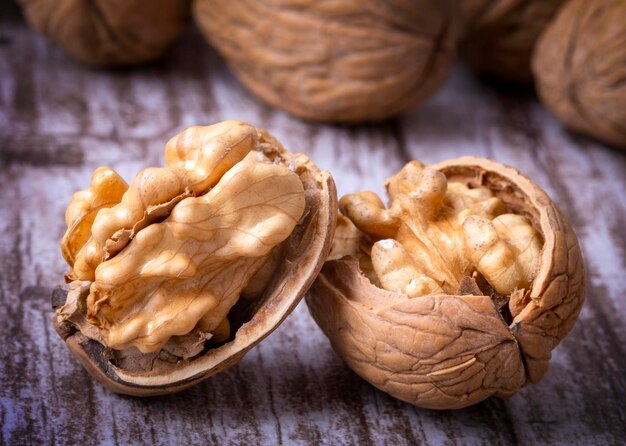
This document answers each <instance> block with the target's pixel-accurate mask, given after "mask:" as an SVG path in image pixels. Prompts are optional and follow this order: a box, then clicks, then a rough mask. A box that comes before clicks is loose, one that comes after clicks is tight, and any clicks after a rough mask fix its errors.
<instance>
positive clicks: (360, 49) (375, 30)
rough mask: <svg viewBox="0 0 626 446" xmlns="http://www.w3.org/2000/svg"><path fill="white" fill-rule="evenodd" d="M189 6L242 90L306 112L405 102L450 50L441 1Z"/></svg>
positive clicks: (344, 111)
mask: <svg viewBox="0 0 626 446" xmlns="http://www.w3.org/2000/svg"><path fill="white" fill-rule="evenodd" d="M193 9H194V16H195V19H196V21H197V23H198V24H199V26H200V28H201V30H202V31H203V33H204V34H205V36H206V37H207V39H208V40H209V41H210V42H211V43H212V44H213V45H214V46H215V47H216V48H217V49H218V50H219V51H220V52H221V53H222V54H223V55H224V57H225V58H226V59H227V61H228V63H229V65H230V67H231V69H232V70H233V72H234V73H235V74H236V76H237V77H238V78H239V79H240V80H241V82H243V84H244V85H245V86H246V87H247V88H248V89H249V90H250V91H252V92H253V93H254V94H255V95H257V96H258V97H260V98H261V99H262V100H263V101H265V102H267V103H268V104H270V105H272V106H274V107H277V108H280V109H283V110H286V111H288V112H289V113H292V114H294V115H296V116H298V117H301V118H304V119H310V120H314V121H328V122H345V123H356V122H361V121H372V120H381V119H384V118H387V117H390V116H393V115H395V114H397V113H400V112H402V111H404V110H407V109H409V108H411V107H413V106H414V105H416V104H419V103H420V102H422V101H424V100H425V99H426V98H427V97H429V96H430V95H431V94H433V93H434V92H436V91H437V90H438V89H439V87H440V86H441V85H442V84H443V81H444V80H445V78H446V75H447V73H448V71H449V69H450V66H451V63H452V61H453V59H454V54H455V46H456V34H457V33H456V28H457V23H456V22H457V14H455V13H454V10H455V2H453V1H450V0H412V1H401V0H392V1H385V2H380V1H374V0H365V1H354V0H334V1H331V2H319V1H311V0H305V1H302V0H271V1H263V2H258V1H252V0H241V1H237V2H231V1H227V0H196V1H195V3H194V8H193Z"/></svg>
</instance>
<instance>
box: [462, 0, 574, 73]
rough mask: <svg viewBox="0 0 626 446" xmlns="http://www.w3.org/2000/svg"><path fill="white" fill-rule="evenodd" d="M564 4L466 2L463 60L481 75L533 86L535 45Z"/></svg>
mask: <svg viewBox="0 0 626 446" xmlns="http://www.w3.org/2000/svg"><path fill="white" fill-rule="evenodd" d="M563 1H564V0H466V1H462V2H459V4H460V6H461V17H462V22H463V25H462V26H463V31H462V32H463V36H462V38H461V43H460V46H459V52H460V54H461V57H462V59H463V60H464V61H465V62H466V63H467V64H468V65H470V66H471V67H472V68H473V69H474V70H476V71H478V72H479V73H482V74H486V75H490V76H494V77H496V78H499V79H502V80H504V81H507V82H513V83H520V84H529V83H531V82H532V73H531V69H530V63H531V62H530V59H531V56H532V52H533V48H534V46H535V42H536V41H537V39H538V38H539V35H540V34H541V32H542V31H543V29H544V28H545V27H546V25H547V24H548V22H549V21H550V19H551V18H552V17H553V16H554V14H555V13H556V12H557V10H558V8H559V7H560V5H561V4H562V3H563Z"/></svg>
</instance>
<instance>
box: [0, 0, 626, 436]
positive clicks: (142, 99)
mask: <svg viewBox="0 0 626 446" xmlns="http://www.w3.org/2000/svg"><path fill="white" fill-rule="evenodd" d="M1 8H2V9H0V11H1V12H2V15H1V17H0V203H2V204H3V205H2V206H0V302H1V304H2V306H3V308H4V309H5V313H4V315H3V317H0V334H1V335H2V336H3V338H4V339H5V344H4V347H3V348H2V349H0V379H1V381H2V383H3V384H4V385H3V386H2V387H0V424H1V426H2V427H1V431H0V444H91V443H101V444H124V445H126V444H142V443H147V442H149V443H154V444H164V445H167V444H181V443H192V444H196V443H209V444H220V445H221V444H242V443H244V444H332V445H336V444H390V445H391V444H393V445H397V444H435V445H437V444H489V445H491V444H516V443H520V444H533V443H540V444H576V443H578V444H618V443H619V442H620V440H623V438H626V428H625V427H624V420H625V419H626V413H625V408H624V404H623V401H624V400H625V398H626V378H625V376H624V370H626V362H625V357H626V355H624V353H625V352H624V347H623V346H622V345H621V344H620V339H624V336H625V335H626V321H625V319H626V304H625V303H624V300H623V299H622V298H621V289H622V288H623V285H624V280H623V277H624V275H625V273H626V265H625V263H626V261H625V253H626V239H625V238H624V229H623V228H624V227H625V226H626V221H625V219H626V198H625V195H624V191H625V190H626V162H625V161H626V159H625V157H624V154H622V153H619V152H617V151H614V150H611V149H608V148H606V147H604V146H601V145H598V144H596V143H593V142H590V141H587V140H584V139H582V138H579V137H573V136H571V135H569V134H568V133H566V132H564V131H563V130H561V129H560V127H559V126H558V124H557V123H556V121H555V120H554V119H553V118H552V117H550V116H549V114H548V113H547V112H546V111H545V110H543V109H542V108H541V107H540V106H539V104H538V103H537V102H536V101H535V99H533V98H532V96H529V95H527V94H520V93H510V92H504V91H500V90H497V89H493V88H492V87H490V86H488V85H486V84H483V83H482V82H480V81H478V80H476V79H475V78H473V77H472V76H470V75H469V74H468V73H467V72H466V71H465V70H463V69H456V70H455V71H454V73H453V75H452V76H451V78H450V81H449V82H448V84H447V86H446V87H445V88H444V90H442V91H441V92H440V93H439V94H438V95H437V96H436V97H434V98H433V99H432V100H430V101H429V102H428V103H427V104H425V106H424V107H422V108H420V109H418V110H416V111H414V112H412V113H409V114H407V115H406V116H404V117H402V118H399V119H398V120H395V121H391V122H388V123H384V124H379V125H372V126H359V127H335V126H323V125H315V124H310V123H304V122H301V121H298V120H295V119H292V118H290V117H289V116H287V115H286V114H284V113H282V112H279V111H275V110H272V109H269V108H268V107H266V106H265V105H263V104H261V103H259V102H257V101H256V99H254V98H253V97H252V96H251V95H250V94H248V93H247V92H246V91H245V90H244V89H243V88H242V87H241V85H240V84H239V83H238V82H237V81H236V80H235V79H234V78H233V77H232V76H231V75H230V74H229V72H228V70H227V69H226V67H225V65H224V63H223V61H222V60H221V59H220V58H219V57H218V56H216V55H215V53H214V52H213V51H212V50H210V49H209V48H208V47H207V46H206V45H205V43H204V42H203V40H202V39H201V38H200V36H199V35H198V34H197V33H196V32H194V31H191V32H190V33H189V34H188V35H187V36H186V37H185V39H184V40H183V41H182V42H181V43H180V44H179V45H178V46H177V47H176V48H175V49H174V50H173V51H172V53H171V54H170V56H169V57H168V58H166V59H165V60H164V61H163V62H160V63H158V64H155V65H152V66H149V67H141V68H133V69H128V70H120V71H114V72H99V71H93V70H89V69H85V68H84V67H82V66H80V65H78V64H75V63H74V62H72V61H70V60H69V59H68V58H67V57H66V56H65V55H64V54H63V53H62V52H61V51H60V50H58V49H54V48H52V47H50V46H49V44H48V43H47V42H45V41H44V39H42V38H41V37H39V36H36V35H35V34H33V33H31V32H29V31H28V30H27V29H26V28H25V26H24V24H23V23H22V22H21V21H20V20H17V19H15V18H11V17H15V14H14V10H13V9H11V8H10V7H8V9H4V8H7V7H6V5H4V4H3V5H2V7H1ZM7 11H8V12H7ZM5 13H6V14H5ZM222 119H242V120H247V121H249V122H251V123H253V124H255V125H257V126H259V127H263V128H267V129H269V130H270V131H271V132H272V133H274V134H275V135H276V136H277V137H278V138H279V139H280V140H281V141H283V142H284V144H285V145H286V146H287V147H288V148H289V149H290V150H293V151H301V152H304V153H306V154H308V155H309V156H310V157H311V158H313V159H314V160H315V161H316V162H317V163H318V165H320V166H321V167H323V168H327V169H330V170H332V172H333V173H334V176H335V179H336V182H337V185H338V190H339V193H340V194H345V193H349V192H354V191H357V190H364V189H369V190H373V191H375V192H377V193H379V194H382V193H383V186H382V184H383V180H384V179H385V178H386V177H388V176H389V175H391V174H392V173H394V172H395V171H396V170H398V169H399V168H400V167H401V166H402V165H403V163H404V162H406V161H407V160H409V159H411V158H418V159H421V160H423V161H426V162H436V161H440V160H442V159H446V158H450V157H455V156H460V155H463V154H473V155H483V156H490V157H493V158H495V159H497V160H499V161H502V162H506V163H510V164H514V165H516V166H517V167H519V168H520V169H521V170H523V171H524V172H526V173H527V174H528V175H529V176H531V177H532V178H533V179H534V180H535V181H536V182H538V183H539V184H540V185H541V186H542V187H544V188H545V189H546V190H547V191H548V193H550V194H551V195H552V196H553V197H554V198H555V199H556V200H557V201H558V202H559V204H560V206H561V207H562V208H563V209H564V210H565V211H566V212H567V213H568V214H569V215H570V216H571V219H572V222H573V224H574V226H575V228H576V230H577V232H578V234H579V236H580V238H581V242H582V245H583V248H584V251H585V255H586V260H587V268H588V284H589V292H588V301H587V304H586V306H585V309H584V310H583V313H582V315H581V319H580V321H579V323H578V324H577V325H576V327H575V328H574V330H573V332H572V333H571V335H570V336H569V337H568V338H567V339H566V340H565V341H564V342H563V343H562V345H561V346H559V347H558V348H557V350H556V351H555V354H554V360H553V362H552V365H551V370H550V372H549V373H548V375H547V376H546V378H545V379H544V380H543V381H542V382H541V383H540V384H538V385H536V386H533V387H529V388H527V389H524V390H522V391H521V392H520V393H519V394H518V395H516V396H515V397H513V398H511V399H509V400H499V399H490V400H488V401H485V402H484V403H482V404H479V405H477V406H475V407H472V408H468V409H465V410H461V411H456V412H449V411H444V412H434V411H427V410H420V409H417V408H414V407H413V406H410V405H407V404H404V403H401V402H399V401H396V400H394V399H392V398H390V397H388V396H387V395H385V394H383V393H381V392H379V391H377V390H376V389H374V388H373V387H371V386H369V385H368V384H367V383H365V382H364V381H362V380H360V379H359V378H358V377H356V375H354V374H353V373H352V372H351V371H350V370H349V369H348V368H347V367H346V366H345V365H344V364H343V363H342V362H341V360H339V359H338V357H337V356H336V355H334V353H333V352H332V350H331V349H330V346H329V343H328V341H327V340H326V338H325V337H324V336H323V335H322V334H321V332H320V331H319V329H318V328H317V326H316V325H315V323H314V322H313V320H312V319H311V318H310V316H309V314H308V311H307V309H306V307H305V306H304V305H300V306H299V307H298V308H297V309H296V311H295V312H294V314H293V315H292V316H291V317H289V318H288V319H287V321H286V322H285V323H284V324H283V325H282V326H281V327H280V328H279V329H278V330H277V331H276V332H275V333H273V334H272V335H271V336H270V337H269V338H268V339H267V340H266V341H264V342H263V343H262V344H261V345H260V346H259V347H258V348H256V349H254V350H253V351H252V352H251V353H250V354H248V355H247V356H246V357H245V358H244V359H243V360H242V362H241V363H240V364H239V365H238V366H237V367H235V368H233V369H231V370H229V371H226V372H224V373H222V374H219V375H217V376H215V377H214V378H212V379H210V380H208V381H205V382H203V383H202V384H200V385H198V386H196V387H194V388H192V389H189V390H188V391H185V392H183V393H181V394H178V395H172V396H169V397H159V398H152V399H147V400H137V399H133V398H128V397H121V396H117V395H114V394H112V393H110V392H108V391H106V390H104V389H103V388H102V387H101V386H99V385H98V384H96V383H94V382H93V381H92V380H91V379H90V378H89V376H88V375H87V374H86V372H84V371H83V370H82V368H81V367H80V366H79V365H78V364H77V363H76V362H75V361H74V360H73V359H72V357H71V355H70V354H69V352H68V351H67V349H66V347H65V346H64V344H63V342H62V341H61V340H60V339H59V338H58V337H57V336H56V334H55V333H54V332H53V329H52V325H51V323H50V316H51V311H50V309H49V293H50V290H51V288H52V287H53V286H54V285H55V284H56V283H58V282H59V281H60V278H61V276H62V274H63V272H64V271H65V265H64V263H63V261H62V258H61V256H60V253H59V249H58V241H59V239H60V237H61V235H62V234H63V231H64V223H63V213H64V209H65V206H66V204H67V202H68V200H69V197H70V195H71V193H72V192H73V191H75V190H77V189H79V188H83V187H85V185H86V184H87V183H88V180H89V176H90V174H91V171H92V170H93V169H94V168H95V167H97V166H98V165H101V164H107V165H110V166H111V167H113V168H115V169H116V170H118V171H119V172H120V173H121V174H122V175H123V176H124V177H125V178H126V179H127V180H130V179H131V178H132V175H133V174H134V173H135V172H136V171H137V170H139V169H140V168H141V167H143V166H145V165H159V164H161V162H162V161H161V158H162V150H163V147H164V144H165V142H166V141H167V139H168V138H169V137H171V136H173V135H174V134H176V133H177V132H178V131H179V130H181V129H183V128H184V127H186V126H189V125H195V124H209V123H212V122H215V121H219V120H222Z"/></svg>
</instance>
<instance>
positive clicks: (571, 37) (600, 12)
mask: <svg viewBox="0 0 626 446" xmlns="http://www.w3.org/2000/svg"><path fill="white" fill-rule="evenodd" d="M625 23H626V2H625V1H624V0H595V1H587V0H572V1H570V2H568V3H567V4H566V5H564V6H563V8H562V9H561V10H560V12H559V14H558V15H557V16H556V17H555V19H554V20H553V21H552V23H551V24H550V26H549V27H548V28H547V29H546V30H545V32H544V33H543V34H542V36H541V38H540V39H539V42H538V43H537V48H536V51H535V53H534V56H533V73H534V76H535V82H536V85H537V92H538V93H539V97H540V98H541V100H542V101H543V103H544V104H545V105H546V107H548V109H550V111H551V112H552V113H554V114H555V115H556V117H557V118H559V120H560V121H561V122H562V123H563V124H564V125H565V126H566V127H568V128H570V129H572V130H574V131H577V132H580V133H582V134H585V135H589V136H592V137H594V138H597V139H599V140H600V141H603V142H605V143H607V144H611V145H615V146H617V147H620V148H623V149H626V25H624V24H625Z"/></svg>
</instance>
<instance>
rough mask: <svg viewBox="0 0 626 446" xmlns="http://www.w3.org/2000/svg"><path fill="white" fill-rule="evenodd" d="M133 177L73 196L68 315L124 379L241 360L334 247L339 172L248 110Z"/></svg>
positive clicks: (201, 130)
mask: <svg viewBox="0 0 626 446" xmlns="http://www.w3.org/2000/svg"><path fill="white" fill-rule="evenodd" d="M165 161H166V165H165V167H163V168H156V167H151V168H147V169H144V170H142V171H141V172H139V173H138V174H137V175H136V176H135V178H134V179H133V181H132V182H131V183H130V184H127V183H126V182H125V181H124V180H123V179H122V178H121V177H120V176H119V175H118V174H117V173H115V172H114V171H113V170H112V169H110V168H108V167H100V168H98V169H97V170H96V171H95V172H94V174H93V176H92V178H91V184H90V186H89V188H87V189H85V190H83V191H80V192H77V193H75V194H74V195H73V196H72V199H71V201H70V205H69V206H68V208H67V211H66V214H65V220H66V223H67V231H66V233H65V235H64V237H63V240H62V242H61V248H62V252H63V256H64V257H65V260H66V261H67V263H68V265H69V266H70V271H69V272H68V274H67V275H66V281H67V282H68V285H67V286H66V287H65V288H59V289H57V290H56V291H55V293H54V295H53V306H54V307H55V309H56V315H55V319H54V322H55V328H56V330H57V332H58V333H59V334H60V335H61V337H62V338H63V339H64V340H65V342H66V344H67V346H68V347H69V348H70V350H71V351H72V353H73V354H74V355H75V356H76V358H77V359H78V360H80V362H81V363H82V364H83V365H84V366H85V368H86V369H87V370H88V371H89V372H90V373H91V374H92V375H93V376H94V377H95V378H96V379H97V380H99V381H100V382H101V383H102V384H104V385H105V386H107V387H109V388H110V389H112V390H113V391H115V392H119V393H126V394H130V395H137V396H146V395H156V394H164V393H171V392H176V391H179V390H182V389H184V388H186V387H189V386H190V385H192V384H194V383H196V382H198V381H200V380H202V379H204V378H207V377H209V376H211V375H213V374H215V373H217V372H219V371H221V370H224V369H226V368H228V367H230V366H232V365H234V364H236V363H237V362H238V361H239V360H240V359H241V358H242V357H243V355H244V354H245V353H246V352H247V351H248V350H249V349H251V348H252V347H254V346H255V345H256V344H257V343H258V342H260V341H261V340H262V339H263V338H264V337H265V336H267V335H268V334H269V333H271V332H272V331H273V330H274V329H275V328H276V327H277V326H278V325H279V324H280V323H281V322H282V321H283V320H284V318H285V317H287V316H288V315H289V313H290V312H291V311H292V310H293V309H294V308H295V306H296V305H297V304H298V302H299V301H300V299H301V298H302V296H303V295H304V293H306V291H307V289H308V287H309V286H310V285H311V283H312V282H313V280H314V278H315V277H316V275H317V273H318V272H319V270H320V268H321V267H322V264H323V262H324V259H325V258H326V257H327V255H328V252H329V250H330V247H331V242H332V234H333V231H334V224H335V216H336V210H335V209H336V206H337V202H336V193H335V189H334V183H333V181H332V178H331V177H330V175H329V174H328V172H321V171H320V170H319V169H318V168H317V167H316V166H315V165H314V164H313V163H312V162H311V161H310V160H309V159H308V158H307V157H306V156H304V155H302V154H291V153H289V152H288V151H287V150H285V148H284V147H282V145H281V144H280V143H279V142H278V141H277V140H276V139H275V138H273V137H272V136H271V135H270V134H268V133H267V132H265V131H263V130H259V129H256V128H255V127H252V126H250V125H248V124H245V123H243V122H238V121H225V122H222V123H219V124H215V125H212V126H207V127H190V128H188V129H186V130H185V131H183V132H181V133H180V134H179V135H177V136H175V137H174V138H172V139H171V140H170V141H169V142H168V143H167V145H166V148H165Z"/></svg>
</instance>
